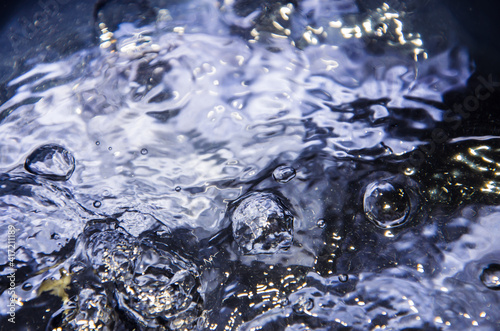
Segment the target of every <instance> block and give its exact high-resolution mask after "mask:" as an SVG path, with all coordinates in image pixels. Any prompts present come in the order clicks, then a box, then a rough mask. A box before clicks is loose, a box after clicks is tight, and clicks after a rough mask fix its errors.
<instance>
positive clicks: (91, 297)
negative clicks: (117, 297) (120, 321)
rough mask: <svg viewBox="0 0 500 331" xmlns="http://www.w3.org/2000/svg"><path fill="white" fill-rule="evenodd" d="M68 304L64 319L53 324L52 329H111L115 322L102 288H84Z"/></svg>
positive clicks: (83, 330) (80, 330)
mask: <svg viewBox="0 0 500 331" xmlns="http://www.w3.org/2000/svg"><path fill="white" fill-rule="evenodd" d="M73 300H75V301H73ZM68 306H69V307H68V308H69V309H68V310H66V314H64V315H65V316H64V317H63V319H62V320H61V321H60V322H58V323H57V324H56V325H51V330H77V331H85V330H110V325H112V324H113V322H112V315H113V312H112V309H111V308H110V307H109V305H108V300H107V297H106V294H105V293H104V291H103V290H102V289H93V288H83V289H81V290H80V292H79V293H78V296H77V297H75V298H72V302H71V304H70V305H68Z"/></svg>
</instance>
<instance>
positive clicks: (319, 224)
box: [316, 220, 326, 229]
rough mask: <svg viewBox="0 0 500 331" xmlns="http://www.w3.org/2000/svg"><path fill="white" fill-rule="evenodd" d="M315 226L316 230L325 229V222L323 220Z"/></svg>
mask: <svg viewBox="0 0 500 331" xmlns="http://www.w3.org/2000/svg"><path fill="white" fill-rule="evenodd" d="M316 225H317V226H318V228H321V229H323V228H325V227H326V222H325V220H318V222H317V223H316Z"/></svg>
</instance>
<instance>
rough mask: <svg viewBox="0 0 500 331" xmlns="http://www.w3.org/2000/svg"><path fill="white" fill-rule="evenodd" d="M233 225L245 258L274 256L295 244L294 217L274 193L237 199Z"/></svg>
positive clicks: (237, 241) (249, 195)
mask: <svg viewBox="0 0 500 331" xmlns="http://www.w3.org/2000/svg"><path fill="white" fill-rule="evenodd" d="M231 222H232V229H233V236H234V240H235V241H236V243H237V244H238V246H239V247H240V250H241V251H242V252H243V253H244V254H262V253H274V252H277V251H279V250H280V249H284V250H285V249H288V248H289V247H290V246H291V244H292V239H293V216H292V214H291V212H290V211H289V210H288V209H287V208H286V207H285V206H284V205H283V203H282V202H281V200H280V199H279V198H278V197H277V196H276V195H274V194H272V193H260V192H253V193H250V194H247V195H245V196H243V197H241V198H240V199H238V200H237V201H236V208H235V209H234V210H233V212H232V214H231Z"/></svg>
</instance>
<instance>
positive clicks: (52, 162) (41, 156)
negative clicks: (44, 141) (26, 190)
mask: <svg viewBox="0 0 500 331" xmlns="http://www.w3.org/2000/svg"><path fill="white" fill-rule="evenodd" d="M24 168H25V169H26V170H27V171H28V172H30V173H32V174H35V175H38V176H41V177H44V178H47V179H50V180H59V181H65V180H68V179H69V178H70V177H71V175H72V174H73V171H75V158H74V157H73V155H72V154H71V153H70V152H68V151H67V150H66V149H65V148H64V147H61V146H58V145H44V146H40V147H38V148H37V149H35V150H34V151H33V152H32V153H31V154H30V155H29V156H28V157H27V158H26V162H25V163H24Z"/></svg>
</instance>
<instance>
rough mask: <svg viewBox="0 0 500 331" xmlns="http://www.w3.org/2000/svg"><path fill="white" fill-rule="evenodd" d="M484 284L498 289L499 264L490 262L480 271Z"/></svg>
mask: <svg viewBox="0 0 500 331" xmlns="http://www.w3.org/2000/svg"><path fill="white" fill-rule="evenodd" d="M481 281H482V282H483V284H484V286H486V287H487V288H489V289H492V290H500V264H490V265H489V266H488V267H486V268H485V269H484V270H483V272H482V273H481Z"/></svg>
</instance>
